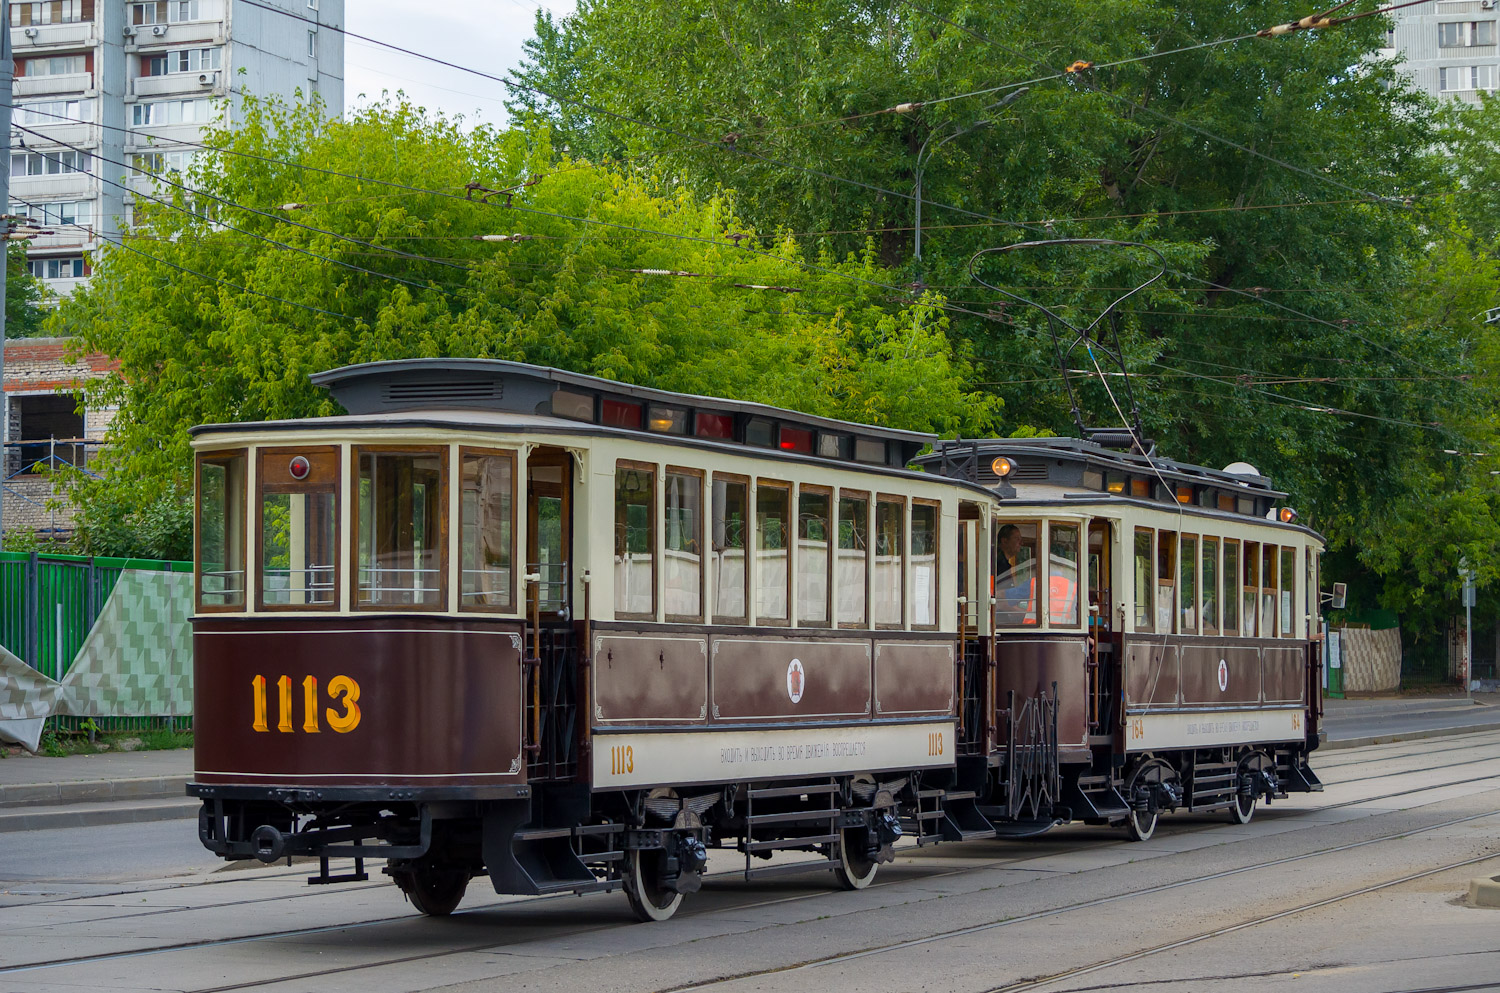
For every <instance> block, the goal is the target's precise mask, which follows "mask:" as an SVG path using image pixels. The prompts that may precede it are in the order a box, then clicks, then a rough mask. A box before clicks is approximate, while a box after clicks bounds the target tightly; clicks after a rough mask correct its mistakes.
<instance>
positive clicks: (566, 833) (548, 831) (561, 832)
mask: <svg viewBox="0 0 1500 993" xmlns="http://www.w3.org/2000/svg"><path fill="white" fill-rule="evenodd" d="M572 836H573V829H572V828H565V827H558V828H523V829H521V830H520V831H517V832H516V834H515V839H516V840H517V841H541V840H543V839H544V838H571V837H572Z"/></svg>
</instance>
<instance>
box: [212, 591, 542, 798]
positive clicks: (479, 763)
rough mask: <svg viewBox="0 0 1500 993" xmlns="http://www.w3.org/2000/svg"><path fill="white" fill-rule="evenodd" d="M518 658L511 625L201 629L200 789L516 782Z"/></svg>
mask: <svg viewBox="0 0 1500 993" xmlns="http://www.w3.org/2000/svg"><path fill="white" fill-rule="evenodd" d="M521 647H522V642H521V632H520V626H519V625H517V624H514V623H510V624H507V623H503V622H501V623H485V622H483V621H460V622H455V621H452V620H440V619H436V618H434V619H425V618H417V617H400V618H391V617H347V616H345V617H328V618H325V619H304V618H298V619H292V618H277V617H257V618H254V619H233V620H231V619H215V618H204V617H200V618H198V619H197V620H195V622H194V635H193V652H194V663H193V668H194V691H193V701H194V708H195V709H194V715H195V718H194V731H195V746H194V765H195V769H196V773H195V776H194V778H195V781H197V782H199V783H212V784H226V785H231V784H242V785H255V784H265V785H275V786H278V787H295V786H304V785H306V786H329V787H332V786H371V785H376V786H396V785H399V786H409V787H442V786H465V787H470V786H494V785H502V784H517V783H522V782H525V778H526V770H525V762H524V760H523V752H522V743H521V728H522V713H521V702H522V694H521ZM283 677H286V679H287V683H285V684H282V683H280V680H282V678H283ZM309 677H311V680H316V682H315V683H312V682H310V679H309ZM261 680H263V681H264V686H263V689H262V688H261V684H260V681H261ZM288 702H289V703H290V708H286V707H284V704H286V703H288ZM309 703H312V704H313V707H312V712H311V713H310V712H309V707H308V704H309ZM288 709H289V711H290V713H287V712H285V711H286V710H288ZM356 715H357V716H356ZM262 727H263V728H264V730H261V729H260V728H262Z"/></svg>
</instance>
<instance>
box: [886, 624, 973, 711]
mask: <svg viewBox="0 0 1500 993" xmlns="http://www.w3.org/2000/svg"><path fill="white" fill-rule="evenodd" d="M954 651H955V649H954V646H953V643H952V642H951V641H950V642H946V643H943V644H930V643H925V644H924V643H923V642H918V641H877V642H875V715H876V716H877V717H946V716H948V715H950V714H952V713H953V704H954V700H953V696H954V692H955V690H954V686H955V676H956V672H955V668H954Z"/></svg>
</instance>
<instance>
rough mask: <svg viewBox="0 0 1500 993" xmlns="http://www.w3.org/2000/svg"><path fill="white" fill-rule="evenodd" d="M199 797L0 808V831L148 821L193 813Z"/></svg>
mask: <svg viewBox="0 0 1500 993" xmlns="http://www.w3.org/2000/svg"><path fill="white" fill-rule="evenodd" d="M202 806H203V804H202V802H201V801H198V800H193V799H180V800H179V799H172V800H144V801H142V802H140V803H121V802H120V801H118V800H117V801H114V802H106V803H72V804H68V805H66V806H63V807H48V808H44V809H31V810H26V809H22V810H17V811H14V812H0V834H4V833H6V832H9V831H41V830H46V829H48V828H76V827H100V826H103V825H108V824H142V823H147V822H150V821H168V820H181V819H186V818H189V817H197V816H198V811H199V810H200V809H201V808H202Z"/></svg>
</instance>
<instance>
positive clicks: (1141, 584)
mask: <svg viewBox="0 0 1500 993" xmlns="http://www.w3.org/2000/svg"><path fill="white" fill-rule="evenodd" d="M1154 537H1155V534H1154V533H1153V532H1152V531H1151V529H1150V528H1136V529H1135V629H1136V630H1137V631H1151V630H1154V629H1155V622H1156V611H1155V610H1154V609H1153V607H1152V605H1151V604H1152V594H1153V593H1154V592H1155V579H1156V575H1155V570H1156V562H1155V559H1156V555H1155V552H1154V551H1153V550H1152V547H1151V546H1152V544H1153V542H1152V539H1153V538H1154Z"/></svg>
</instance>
